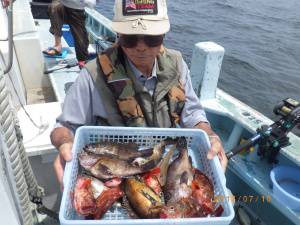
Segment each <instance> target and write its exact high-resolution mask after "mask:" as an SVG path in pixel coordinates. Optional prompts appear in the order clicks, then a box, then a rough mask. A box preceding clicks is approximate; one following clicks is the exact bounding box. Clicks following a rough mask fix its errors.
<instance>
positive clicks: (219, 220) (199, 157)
mask: <svg viewBox="0 0 300 225" xmlns="http://www.w3.org/2000/svg"><path fill="white" fill-rule="evenodd" d="M181 136H184V137H186V139H187V142H188V150H189V154H190V156H191V157H192V160H193V166H195V167H197V168H199V169H200V170H201V171H202V172H204V173H205V174H206V175H207V176H208V177H209V178H210V179H211V180H212V182H213V185H214V189H215V195H218V196H228V193H227V189H226V186H225V183H226V180H225V176H224V173H223V171H222V168H221V165H220V162H219V160H218V158H217V157H215V158H214V159H213V160H207V151H208V149H209V147H210V144H209V140H208V137H207V135H206V133H205V132H203V131H201V130H199V129H168V128H128V127H127V128H126V127H88V126H86V127H80V128H79V129H78V130H77V132H76V135H75V140H74V145H73V150H72V151H73V160H72V161H71V162H68V163H67V164H66V168H65V173H64V193H63V197H62V202H61V207H60V212H59V220H60V223H61V224H62V225H83V224H85V225H89V224H103V225H110V224H118V225H125V224H126V225H129V224H130V225H152V224H164V225H167V224H168V225H169V224H174V225H175V224H180V225H200V224H201V225H204V224H206V225H227V224H229V223H230V222H231V220H232V219H233V217H234V210H233V206H232V204H231V202H229V201H224V202H222V203H220V204H222V206H223V208H224V212H223V214H222V216H221V217H211V218H208V217H205V218H187V219H130V218H129V217H128V215H127V213H126V211H125V210H123V209H122V208H113V209H111V210H109V211H108V212H107V213H106V214H105V215H104V217H103V218H102V219H101V220H84V219H83V218H81V217H79V216H78V215H77V214H76V212H75V210H74V208H73V205H72V199H71V197H70V196H71V195H72V193H73V190H74V186H75V183H76V179H77V174H78V164H79V163H78V159H77V155H78V153H79V152H81V151H82V148H83V147H84V146H85V145H86V144H90V143H95V142H99V141H103V140H108V141H114V142H129V141H133V142H136V143H137V144H138V145H139V147H150V146H153V145H155V144H157V143H159V142H161V141H162V140H164V139H165V138H167V137H172V138H175V137H181Z"/></svg>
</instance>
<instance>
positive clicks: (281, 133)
mask: <svg viewBox="0 0 300 225" xmlns="http://www.w3.org/2000/svg"><path fill="white" fill-rule="evenodd" d="M273 112H274V114H275V115H279V116H281V118H280V119H279V120H277V121H276V122H274V123H273V124H271V125H270V126H268V125H263V126H261V127H260V128H258V129H257V131H256V134H255V135H254V136H253V137H252V138H250V139H249V140H247V141H246V142H245V143H244V144H241V145H239V146H237V147H235V148H234V149H232V150H231V151H230V152H228V153H226V156H227V158H228V159H230V158H231V157H233V156H234V155H236V154H238V153H239V152H241V151H243V150H244V149H248V148H249V147H251V146H254V145H256V144H257V145H258V151H257V154H258V155H259V156H260V157H261V158H265V157H268V161H269V163H278V160H277V159H276V157H277V155H278V153H279V151H280V149H281V148H283V147H286V146H288V145H290V144H291V143H290V142H289V138H288V137H287V134H288V133H289V132H290V131H291V130H292V129H293V128H294V127H295V126H298V128H299V129H300V103H299V102H298V101H296V100H294V99H292V98H287V99H284V100H283V101H282V102H280V103H278V104H277V105H276V106H275V107H274V110H273Z"/></svg>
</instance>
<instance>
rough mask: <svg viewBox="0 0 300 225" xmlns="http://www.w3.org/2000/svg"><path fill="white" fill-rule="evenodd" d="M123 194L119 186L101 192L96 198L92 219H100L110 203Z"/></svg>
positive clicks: (110, 205)
mask: <svg viewBox="0 0 300 225" xmlns="http://www.w3.org/2000/svg"><path fill="white" fill-rule="evenodd" d="M123 195H124V193H123V191H122V190H121V189H120V187H113V188H110V189H107V190H104V191H103V192H102V194H101V195H100V196H99V197H98V198H97V200H96V206H97V208H96V211H95V213H94V219H100V218H101V217H102V216H103V215H104V214H105V213H106V212H107V210H109V209H110V208H111V207H112V205H113V204H114V203H115V201H117V200H118V199H119V198H121V197H122V196H123Z"/></svg>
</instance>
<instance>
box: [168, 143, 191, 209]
mask: <svg viewBox="0 0 300 225" xmlns="http://www.w3.org/2000/svg"><path fill="white" fill-rule="evenodd" d="M181 144H182V143H181ZM177 148H179V149H180V152H179V156H178V157H177V158H176V159H175V160H174V161H173V162H172V163H171V164H170V166H169V168H168V173H167V181H166V185H165V187H164V193H165V200H166V202H167V203H169V202H170V203H172V202H175V203H176V202H178V201H179V200H180V199H181V198H187V197H189V196H190V195H191V194H192V189H191V184H192V181H193V176H194V172H193V167H192V161H191V158H190V157H189V155H188V150H187V148H186V146H184V145H180V146H178V145H177Z"/></svg>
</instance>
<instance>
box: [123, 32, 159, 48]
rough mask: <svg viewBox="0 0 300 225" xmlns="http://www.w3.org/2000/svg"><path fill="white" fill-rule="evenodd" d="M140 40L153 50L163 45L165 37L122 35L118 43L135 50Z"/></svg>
mask: <svg viewBox="0 0 300 225" xmlns="http://www.w3.org/2000/svg"><path fill="white" fill-rule="evenodd" d="M139 40H143V41H144V43H145V44H146V45H147V46H148V47H150V48H153V47H157V46H159V45H161V44H162V43H163V40H164V35H155V36H152V35H121V36H120V37H119V41H118V42H119V45H120V46H122V47H124V48H134V47H136V46H137V44H138V42H139Z"/></svg>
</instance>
